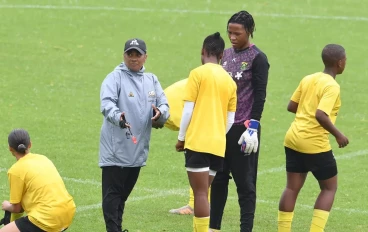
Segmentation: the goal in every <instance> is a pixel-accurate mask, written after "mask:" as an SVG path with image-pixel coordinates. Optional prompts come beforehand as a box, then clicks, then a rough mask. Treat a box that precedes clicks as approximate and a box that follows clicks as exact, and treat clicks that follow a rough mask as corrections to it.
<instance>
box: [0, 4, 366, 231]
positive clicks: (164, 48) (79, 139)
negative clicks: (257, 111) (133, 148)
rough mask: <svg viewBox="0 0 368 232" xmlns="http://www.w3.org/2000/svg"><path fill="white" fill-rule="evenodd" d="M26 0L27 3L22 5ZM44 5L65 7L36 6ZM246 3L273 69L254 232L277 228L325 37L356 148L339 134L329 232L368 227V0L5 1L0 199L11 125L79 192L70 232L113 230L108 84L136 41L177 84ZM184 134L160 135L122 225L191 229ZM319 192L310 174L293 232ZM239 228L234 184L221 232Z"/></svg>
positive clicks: (0, 45) (165, 81)
mask: <svg viewBox="0 0 368 232" xmlns="http://www.w3.org/2000/svg"><path fill="white" fill-rule="evenodd" d="M9 5H12V6H13V7H12V8H9ZM24 5H29V6H28V8H25V7H20V6H24ZM39 5H40V6H45V5H53V6H56V8H55V9H50V8H45V9H41V8H40V7H35V6H39ZM4 6H8V7H4ZM32 6H33V8H32ZM57 6H59V7H67V8H66V9H60V8H59V9H58V8H57ZM73 7H74V8H73ZM76 7H81V8H79V9H76ZM83 7H90V8H83ZM93 7H94V8H93ZM102 7H112V8H102ZM132 8H139V9H140V11H138V10H137V9H136V10H134V9H132ZM142 9H143V10H142ZM241 9H246V10H248V11H249V12H251V13H254V16H255V21H256V28H257V30H256V32H255V34H254V40H253V42H254V43H255V44H257V45H258V47H260V48H261V49H262V50H263V51H264V52H265V53H266V54H267V56H268V59H269V62H270V64H271V69H270V76H269V85H268V94H267V102H266V105H265V110H264V114H263V118H262V125H263V131H262V146H261V154H260V161H259V171H260V172H261V173H262V174H260V175H259V178H258V199H259V201H258V203H257V212H256V219H255V228H254V231H255V232H270V231H277V221H276V220H277V204H278V200H279V197H280V194H281V192H282V190H283V188H284V185H285V173H284V171H277V170H279V169H277V168H278V167H281V166H282V165H284V153H283V145H282V141H283V137H284V134H285V132H286V130H287V129H288V126H289V125H290V123H291V121H292V119H293V115H291V114H289V113H287V112H286V110H285V108H286V105H287V103H288V100H289V98H290V96H291V94H292V91H293V90H294V88H295V87H296V85H297V84H298V82H299V81H300V79H301V78H302V77H303V76H305V75H307V74H310V73H313V72H317V71H321V70H322V62H321V59H320V53H321V50H322V48H323V47H324V45H326V44H327V43H340V44H342V45H343V46H344V47H345V48H346V51H347V57H348V61H347V67H346V71H345V72H344V74H343V75H341V76H338V79H337V81H338V82H339V83H340V84H341V90H342V94H341V95H342V108H341V110H340V113H339V117H338V119H337V126H338V127H339V128H340V129H341V130H342V131H343V132H344V133H345V134H346V135H347V136H348V138H349V139H350V144H349V146H348V147H347V148H345V149H338V148H337V146H336V142H335V141H334V139H333V138H332V139H331V143H332V145H333V149H334V153H335V155H336V156H337V157H339V156H343V155H346V154H347V156H345V158H343V159H339V160H338V167H339V189H338V192H337V195H336V201H335V204H334V209H333V211H332V213H331V216H330V219H329V221H328V224H327V227H326V232H328V231H331V232H332V231H333V232H340V231H341V232H345V231H349V232H350V231H352V232H363V231H368V222H367V220H366V218H367V216H368V209H367V196H366V192H367V191H368V188H367V187H366V185H365V182H366V177H367V174H368V172H367V170H366V166H365V164H366V163H367V161H368V158H367V156H366V154H368V151H367V150H366V139H365V138H366V137H367V134H368V133H367V113H368V109H367V107H365V106H366V86H367V84H368V81H367V76H368V71H367V68H366V67H367V66H368V60H367V59H366V58H365V56H364V55H363V54H366V53H367V52H368V47H367V46H365V43H366V37H367V36H366V28H368V19H367V16H366V15H367V14H366V12H368V5H367V4H365V1H363V0H351V1H347V0H335V1H333V0H325V1H319V0H308V1H294V0H281V1H255V2H245V1H240V0H233V1H231V3H230V2H228V1H210V0H208V1H204V0H203V1H194V0H187V1H184V0H166V1H164V0H157V1H148V0H135V1H119V0H104V1H97V0H88V1H87V0H79V1H77V0H69V1H51V0H28V1H24V0H23V1H21V0H12V1H7V0H0V22H1V23H0V75H1V76H0V112H1V113H0V121H1V124H0V141H2V142H1V143H0V151H1V152H0V154H1V155H0V171H1V175H0V180H1V185H0V189H1V191H0V199H4V200H5V199H8V194H9V191H8V184H7V177H6V169H7V168H9V167H10V166H11V165H12V164H13V163H14V162H15V159H14V158H13V157H12V156H11V154H10V153H9V152H8V147H7V135H8V133H9V132H10V131H11V130H12V129H13V128H17V127H22V128H26V129H27V130H28V131H29V132H30V134H31V137H32V142H33V148H32V151H33V152H35V153H40V154H44V155H47V156H48V157H49V158H50V159H51V160H53V162H54V163H55V165H56V166H57V168H58V170H59V172H60V173H61V175H62V176H63V177H65V183H66V185H67V188H68V190H69V192H70V193H71V194H72V195H73V197H74V199H75V202H76V204H77V207H78V212H77V214H76V217H75V220H74V222H73V224H72V226H71V227H70V229H69V231H71V232H73V231H76V232H84V231H104V222H103V217H102V211H101V209H100V208H99V207H97V206H96V205H97V204H99V203H100V202H101V187H100V184H99V183H100V179H101V171H100V169H99V168H98V165H97V162H98V145H99V131H100V127H101V123H102V115H101V114H100V113H99V90H100V85H101V82H102V80H103V79H104V78H105V76H106V75H107V73H109V72H110V71H111V70H112V69H113V68H114V67H115V66H116V65H117V64H119V63H120V62H121V59H122V50H123V46H124V42H125V41H126V40H127V39H129V38H132V37H140V38H142V39H144V40H146V42H147V46H148V60H147V63H146V68H147V70H148V71H151V72H153V73H155V74H156V75H157V76H158V77H159V79H160V81H161V84H162V86H163V87H167V86H169V85H170V84H171V83H174V82H175V81H177V80H180V79H182V78H185V77H187V75H188V74H189V71H190V70H191V69H192V68H194V67H196V66H198V65H199V64H200V57H199V54H200V48H201V44H202V42H203V39H204V38H205V36H207V35H209V34H211V33H213V32H215V31H219V32H221V33H222V35H223V36H224V37H226V34H225V32H226V22H227V20H228V19H229V17H230V16H231V14H232V13H235V12H237V11H239V10H241ZM185 10H187V11H185ZM205 11H208V12H205ZM311 16H318V17H315V18H311ZM339 16H346V17H345V18H343V19H338V18H336V17H339ZM364 17H365V18H364ZM226 43H227V46H229V42H228V41H226ZM176 136H177V132H171V131H169V130H167V129H163V130H158V131H153V133H152V140H151V149H150V154H149V159H148V165H147V167H145V168H143V169H142V172H141V175H140V178H139V180H138V183H137V185H136V188H135V189H134V191H133V193H132V195H131V197H130V199H129V201H128V203H127V206H126V213H125V215H124V227H126V228H128V229H129V231H133V232H138V231H140V232H148V231H157V232H159V231H170V232H171V231H178V232H181V231H183V232H188V231H191V224H192V217H190V216H176V215H170V214H169V213H168V210H169V209H171V208H174V207H175V208H176V207H180V206H182V205H184V204H185V203H186V202H187V198H188V195H187V194H188V181H187V177H186V173H185V168H184V158H183V155H182V154H181V153H180V154H178V153H176V152H175V150H174V145H175V142H176ZM163 141H164V142H163ZM359 151H361V152H360V153H357V152H359ZM357 154H358V155H357ZM349 156H351V157H349ZM275 168H276V169H275ZM270 170H276V171H274V172H271V171H270ZM78 180H79V181H78ZM317 194H318V185H317V183H316V182H315V181H314V179H313V178H312V177H309V178H308V180H307V182H306V185H305V188H304V189H303V190H302V192H301V195H300V198H299V199H298V203H297V206H296V212H295V219H294V222H293V231H296V232H298V231H308V228H309V224H310V221H311V216H312V210H311V207H312V206H313V203H314V200H315V197H316V195H317ZM238 228H239V207H238V205H237V197H236V190H235V185H234V183H233V182H231V184H230V194H229V199H228V203H227V206H226V209H225V215H224V219H223V231H226V232H227V231H239V229H238Z"/></svg>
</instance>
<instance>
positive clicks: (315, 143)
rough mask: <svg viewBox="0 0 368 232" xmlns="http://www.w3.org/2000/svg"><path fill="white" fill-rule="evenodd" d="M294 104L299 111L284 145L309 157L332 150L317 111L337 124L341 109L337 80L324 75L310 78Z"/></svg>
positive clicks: (296, 94) (299, 88) (301, 84)
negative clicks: (309, 155) (323, 113)
mask: <svg viewBox="0 0 368 232" xmlns="http://www.w3.org/2000/svg"><path fill="white" fill-rule="evenodd" d="M291 100H292V101H294V102H296V103H298V109H297V112H296V116H295V120H294V121H293V123H292V124H291V126H290V128H289V130H288V131H287V133H286V136H285V141H284V145H285V146H286V147H288V148H291V149H293V150H296V151H299V152H302V153H307V154H316V153H321V152H326V151H329V150H331V145H330V142H329V139H328V134H329V132H328V131H327V130H325V129H324V128H323V127H322V126H321V125H320V124H319V123H318V121H317V119H316V111H317V109H319V110H322V111H323V112H325V113H326V114H327V115H328V116H329V118H330V120H331V122H332V123H333V124H335V121H336V117H337V113H338V111H339V108H340V106H341V100H340V86H339V84H338V83H337V82H336V80H335V79H334V78H333V77H332V76H330V75H328V74H325V73H322V72H318V73H315V74H312V75H309V76H306V77H304V78H303V79H302V81H301V82H300V83H299V86H298V88H297V89H296V90H295V92H294V94H293V96H292V97H291Z"/></svg>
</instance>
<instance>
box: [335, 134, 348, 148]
mask: <svg viewBox="0 0 368 232" xmlns="http://www.w3.org/2000/svg"><path fill="white" fill-rule="evenodd" d="M336 142H337V144H339V148H343V147H346V146H347V145H348V144H349V139H348V138H347V137H346V136H345V135H343V134H342V133H341V134H340V135H339V136H337V137H336Z"/></svg>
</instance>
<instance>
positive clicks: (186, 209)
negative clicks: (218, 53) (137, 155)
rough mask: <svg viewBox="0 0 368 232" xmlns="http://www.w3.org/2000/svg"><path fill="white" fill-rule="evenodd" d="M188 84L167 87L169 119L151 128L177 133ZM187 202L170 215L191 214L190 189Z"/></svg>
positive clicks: (192, 204) (192, 200) (191, 200)
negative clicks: (163, 128)
mask: <svg viewBox="0 0 368 232" xmlns="http://www.w3.org/2000/svg"><path fill="white" fill-rule="evenodd" d="M187 82H188V78H186V79H183V80H180V81H177V82H175V83H174V84H172V85H170V86H169V87H167V88H166V89H165V90H164V92H165V95H166V98H167V101H168V102H169V105H170V117H169V119H167V121H166V122H165V124H164V125H162V124H160V122H159V121H153V122H152V126H153V127H155V128H156V129H157V128H162V127H163V126H165V127H166V128H168V129H170V130H173V131H178V130H179V128H180V120H181V115H182V113H183V106H184V100H183V98H184V90H185V86H186V84H187ZM210 191H211V187H210V188H209V192H210ZM189 195H190V197H189V202H188V204H187V205H185V206H183V207H181V208H179V209H171V210H170V211H169V212H170V213H172V214H179V215H189V214H193V212H194V211H193V208H194V196H193V190H192V188H190V190H189ZM208 200H210V194H208Z"/></svg>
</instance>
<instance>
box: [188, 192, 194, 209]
mask: <svg viewBox="0 0 368 232" xmlns="http://www.w3.org/2000/svg"><path fill="white" fill-rule="evenodd" d="M188 205H189V206H190V207H191V208H192V209H194V193H193V189H192V188H190V189H189V203H188Z"/></svg>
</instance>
